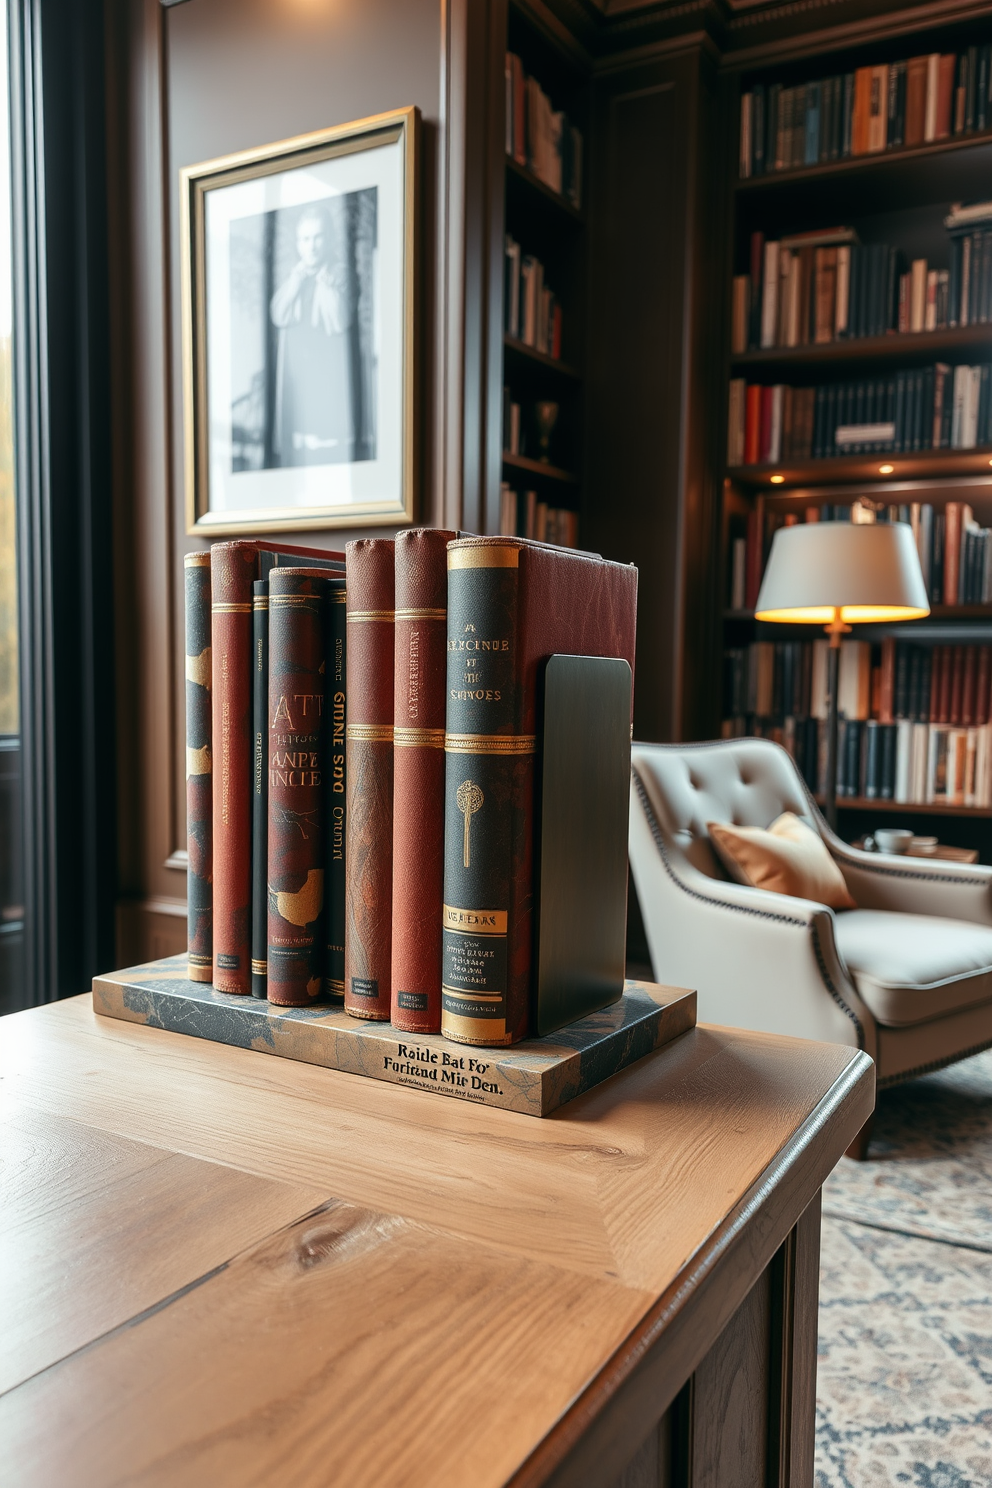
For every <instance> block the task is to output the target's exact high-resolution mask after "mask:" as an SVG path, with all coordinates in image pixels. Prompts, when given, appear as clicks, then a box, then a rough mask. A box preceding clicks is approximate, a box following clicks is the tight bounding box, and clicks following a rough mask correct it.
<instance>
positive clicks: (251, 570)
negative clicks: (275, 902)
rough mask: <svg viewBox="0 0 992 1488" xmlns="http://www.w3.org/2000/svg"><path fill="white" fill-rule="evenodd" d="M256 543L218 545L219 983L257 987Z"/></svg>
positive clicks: (226, 988)
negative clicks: (254, 903) (254, 926)
mask: <svg viewBox="0 0 992 1488" xmlns="http://www.w3.org/2000/svg"><path fill="white" fill-rule="evenodd" d="M256 564H257V548H256V546H255V544H254V543H248V542H245V543H240V542H232V543H216V544H215V545H214V548H213V550H212V553H211V579H212V591H213V592H212V597H211V604H210V610H211V640H212V647H213V751H214V757H215V760H216V779H215V782H214V802H213V824H214V986H215V987H216V988H217V990H218V992H236V993H242V994H244V995H246V996H247V995H248V994H249V993H250V992H251V767H252V747H251V724H252V717H251V704H252V685H251V632H252V598H253V595H252V588H253V585H254V582H255V570H256Z"/></svg>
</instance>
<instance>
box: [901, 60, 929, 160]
mask: <svg viewBox="0 0 992 1488" xmlns="http://www.w3.org/2000/svg"><path fill="white" fill-rule="evenodd" d="M926 116H927V58H926V57H910V59H909V61H908V62H907V63H906V131H905V135H904V139H905V142H906V144H907V145H922V143H923V132H924V128H925V126H926Z"/></svg>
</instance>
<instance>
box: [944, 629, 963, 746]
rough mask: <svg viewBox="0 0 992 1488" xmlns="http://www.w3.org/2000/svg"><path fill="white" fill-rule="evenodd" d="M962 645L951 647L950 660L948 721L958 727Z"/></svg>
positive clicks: (961, 696) (960, 706)
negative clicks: (951, 656) (951, 655)
mask: <svg viewBox="0 0 992 1488" xmlns="http://www.w3.org/2000/svg"><path fill="white" fill-rule="evenodd" d="M964 649H965V648H964V647H963V646H955V647H953V660H952V662H951V707H950V713H949V716H948V719H947V721H948V723H950V724H953V726H954V727H955V728H960V726H961V723H962V717H963V707H964Z"/></svg>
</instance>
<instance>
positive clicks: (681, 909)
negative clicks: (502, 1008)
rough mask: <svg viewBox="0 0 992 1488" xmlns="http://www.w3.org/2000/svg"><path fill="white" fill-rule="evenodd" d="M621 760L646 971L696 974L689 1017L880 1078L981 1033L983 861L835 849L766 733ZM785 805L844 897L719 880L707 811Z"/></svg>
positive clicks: (958, 1049) (666, 978) (987, 1022)
mask: <svg viewBox="0 0 992 1488" xmlns="http://www.w3.org/2000/svg"><path fill="white" fill-rule="evenodd" d="M631 764H632V781H631V791H632V795H631V816H630V864H631V869H632V871H633V875H634V882H635V884H636V886H637V894H638V898H639V900H640V905H641V913H642V915H643V918H644V925H645V930H646V932H647V938H648V945H649V947H650V951H651V960H652V964H653V967H654V974H655V977H656V978H657V980H658V981H660V982H667V983H670V984H674V985H678V986H686V987H694V988H696V990H697V992H698V1006H699V1016H700V1018H701V1019H705V1020H706V1021H707V1022H710V1023H722V1024H729V1025H731V1026H736V1027H741V1028H753V1029H760V1030H762V1031H766V1032H771V1033H785V1034H792V1035H794V1036H797V1037H800V1038H812V1039H825V1040H828V1041H831V1042H833V1043H843V1044H850V1045H852V1046H854V1047H858V1048H862V1049H864V1050H865V1051H866V1052H867V1053H868V1054H870V1055H871V1056H872V1058H873V1059H874V1060H875V1064H876V1075H877V1084H878V1085H879V1086H880V1087H881V1086H884V1085H892V1084H896V1083H898V1082H899V1081H901V1080H907V1079H909V1078H911V1077H912V1076H913V1075H918V1074H923V1073H925V1072H926V1071H928V1070H932V1069H939V1068H940V1067H941V1066H942V1065H945V1064H951V1063H953V1062H954V1061H955V1060H957V1059H963V1058H965V1057H966V1056H967V1055H969V1054H973V1053H977V1052H978V1051H979V1050H980V1049H984V1048H988V1047H989V1046H992V868H987V867H978V866H975V867H965V866H962V865H960V864H957V863H946V862H940V861H935V860H927V859H919V858H913V859H908V858H897V857H892V856H888V855H883V854H878V853H864V852H859V851H857V850H856V849H854V848H850V847H848V846H847V845H846V844H845V843H843V842H841V841H840V839H839V838H838V837H836V836H835V835H834V833H833V832H831V831H830V829H829V827H828V826H827V824H826V822H825V821H824V820H823V818H822V817H821V815H820V813H819V811H818V810H817V808H816V804H815V802H814V801H813V799H812V797H811V796H810V793H809V791H808V790H807V788H806V785H805V783H804V781H803V779H802V777H801V776H800V774H799V772H798V771H797V769H796V767H795V765H794V763H793V761H792V760H791V758H790V757H789V755H788V754H787V753H786V752H785V750H784V749H781V748H779V746H778V745H777V744H773V743H771V742H770V741H769V740H767V739H732V740H726V741H719V742H716V743H713V744H690V745H661V744H635V745H634V747H633V752H632V759H631ZM783 811H792V812H795V814H796V815H797V816H800V817H802V818H803V819H804V820H805V821H806V822H807V823H808V824H809V825H810V826H811V827H813V828H814V830H816V831H817V832H819V834H820V836H821V837H822V838H823V840H824V842H825V843H826V845H827V847H828V848H829V850H830V852H831V854H832V855H833V857H834V859H835V861H836V862H837V865H838V867H839V868H840V870H841V872H842V874H843V875H844V878H845V881H846V883H847V887H848V890H849V891H850V894H851V897H852V898H853V899H854V900H855V903H856V905H857V908H856V909H852V910H841V911H835V910H832V909H828V908H827V907H826V906H825V905H822V904H815V903H812V902H811V901H809V900H806V899H793V898H789V897H787V896H785V895H781V894H773V893H769V892H767V891H765V890H762V889H751V888H743V887H741V886H740V885H739V884H736V883H732V882H730V881H729V880H728V878H727V875H726V873H725V872H724V871H723V869H722V867H721V866H720V863H719V861H718V859H717V856H716V854H715V853H714V851H713V848H712V846H711V844H710V841H709V837H708V833H707V830H706V824H707V822H711V821H718V822H728V823H733V824H737V825H742V826H755V827H768V826H770V824H771V823H772V822H773V821H774V820H775V818H776V817H777V816H779V815H781V813H782V812H783ZM868 1135H869V1133H868V1131H867V1129H866V1131H865V1132H864V1133H863V1134H862V1137H861V1139H860V1140H859V1143H858V1144H856V1149H852V1152H855V1155H858V1156H864V1155H865V1152H866V1150H867V1141H868Z"/></svg>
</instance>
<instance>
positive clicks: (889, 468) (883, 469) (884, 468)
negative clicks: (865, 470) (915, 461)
mask: <svg viewBox="0 0 992 1488" xmlns="http://www.w3.org/2000/svg"><path fill="white" fill-rule="evenodd" d="M895 468H896V467H895V466H894V465H879V467H878V473H879V475H891V474H892V472H893V470H895Z"/></svg>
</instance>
